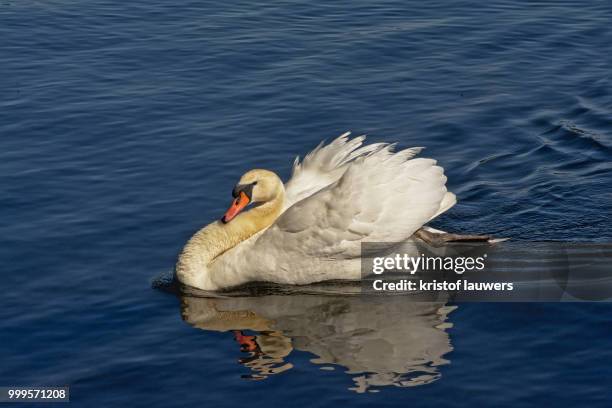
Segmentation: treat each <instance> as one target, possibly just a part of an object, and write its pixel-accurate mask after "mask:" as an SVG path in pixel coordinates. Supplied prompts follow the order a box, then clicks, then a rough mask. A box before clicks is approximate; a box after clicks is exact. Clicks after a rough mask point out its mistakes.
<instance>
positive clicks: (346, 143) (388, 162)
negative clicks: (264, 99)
mask: <svg viewBox="0 0 612 408" xmlns="http://www.w3.org/2000/svg"><path fill="white" fill-rule="evenodd" d="M348 136H349V133H345V134H343V135H341V136H340V137H338V138H337V139H336V140H334V141H333V142H331V143H330V144H328V145H323V144H320V145H319V146H318V147H317V148H316V149H314V150H313V151H312V152H310V153H309V154H307V155H306V157H304V160H303V161H302V162H301V163H300V162H299V158H296V160H295V162H294V165H293V174H292V176H291V179H290V180H289V181H288V182H287V184H286V185H283V182H282V181H281V179H280V178H279V177H278V176H277V175H276V174H274V173H273V172H271V171H268V170H251V171H249V172H247V173H245V174H244V175H243V176H242V177H241V178H240V181H239V182H238V184H237V185H236V186H235V188H234V191H233V196H234V197H235V199H234V201H233V202H232V205H231V206H230V208H229V209H228V210H227V212H226V213H225V215H224V217H223V219H222V220H219V221H216V222H213V223H212V224H209V225H207V226H206V227H204V228H203V229H201V230H200V231H198V232H197V233H196V234H195V235H194V236H193V237H192V238H191V239H190V240H189V241H188V242H187V244H186V245H185V247H184V249H183V251H182V252H181V254H180V256H179V259H178V262H177V264H176V269H175V272H176V277H177V278H178V279H179V280H180V281H181V282H182V283H184V284H186V285H189V286H193V287H196V288H199V289H203V290H219V289H224V288H229V287H232V286H236V285H240V284H243V283H246V282H249V281H269V282H276V283H285V284H308V283H313V282H318V281H324V280H330V279H350V280H357V279H359V278H360V260H359V254H360V248H361V243H362V242H368V241H369V242H401V241H404V240H406V239H409V238H410V237H411V236H412V235H413V234H415V233H416V232H417V231H419V230H420V228H421V227H423V226H424V225H425V224H426V223H427V222H429V221H430V220H432V219H433V218H435V217H436V216H438V215H440V214H441V213H443V212H445V211H446V210H448V209H449V208H451V207H452V206H453V205H454V204H455V203H456V199H455V195H454V194H452V193H450V192H448V191H447V190H446V186H445V184H446V176H444V170H443V169H442V167H439V166H437V165H436V161H435V160H432V159H425V158H416V159H415V158H413V157H414V156H415V155H416V154H417V153H418V152H419V151H420V150H421V148H411V149H406V150H402V151H399V152H393V146H394V145H392V144H386V143H376V144H370V145H365V146H362V144H363V141H364V139H365V137H364V136H360V137H356V138H353V139H349V138H348ZM249 204H254V205H253V206H252V208H250V209H249V210H245V208H246V207H247V206H248V205H249ZM421 231H422V230H421ZM431 231H435V230H431Z"/></svg>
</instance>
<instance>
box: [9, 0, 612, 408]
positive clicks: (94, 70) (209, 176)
mask: <svg viewBox="0 0 612 408" xmlns="http://www.w3.org/2000/svg"><path fill="white" fill-rule="evenodd" d="M610 21H612V6H611V5H610V3H609V2H607V1H591V2H579V1H563V2H557V3H556V4H553V3H549V2H513V1H493V2H484V3H483V2H472V1H455V2H439V1H434V2H427V3H421V2H404V1H395V2H394V1H385V2H378V3H377V4H370V3H369V2H360V1H358V2H335V3H334V4H328V3H323V2H319V4H312V2H300V1H275V2H229V3H227V2H226V3H212V2H210V3H209V2H199V1H188V0H187V1H178V2H176V1H175V2H159V1H142V0H134V1H129V2H125V1H119V0H93V1H89V2H86V3H83V2H81V1H76V0H49V1H34V0H19V1H15V0H1V1H0V178H1V182H0V185H1V186H2V193H1V194H0V208H1V211H2V221H1V222H0V240H1V245H0V259H1V262H2V269H3V278H2V279H3V286H2V287H3V290H2V297H1V301H0V302H1V303H0V333H1V340H0V343H1V346H0V361H2V364H1V365H0V385H66V384H69V385H70V386H71V398H72V404H73V405H74V406H87V407H90V406H133V407H139V406H146V407H149V408H151V407H166V406H174V405H180V406H195V405H204V406H239V405H240V404H248V406H250V407H258V406H271V405H281V404H289V405H293V404H295V403H297V404H299V405H305V404H308V405H313V406H329V405H333V404H340V403H348V404H350V405H351V406H385V405H389V406H408V405H417V406H477V405H478V406H480V405H483V404H484V405H493V406H500V405H506V406H516V405H518V406H546V405H551V404H554V405H556V406H561V405H567V406H609V405H610V404H612V395H611V393H610V386H611V385H612V384H611V381H610V378H611V377H612V368H611V367H612V351H611V350H612V349H611V347H610V340H611V338H612V337H611V336H612V317H611V316H612V313H611V312H612V307H611V306H610V304H552V303H550V304H544V303H539V304H535V303H534V304H491V303H489V304H460V305H458V307H457V308H456V309H455V310H446V309H444V308H443V309H441V310H443V311H444V312H441V311H440V310H438V308H437V307H436V308H434V309H431V308H430V309H427V308H424V309H422V310H421V309H416V310H412V309H410V310H406V309H402V307H400V306H398V305H396V304H394V303H393V302H391V301H388V302H389V303H384V302H383V303H375V304H370V303H367V301H365V300H355V299H347V298H342V297H320V296H310V297H308V296H306V297H300V296H284V297H278V296H277V297H275V296H264V297H259V298H249V297H238V298H236V297H234V298H231V299H229V300H214V299H208V300H207V299H197V298H193V297H189V296H183V297H182V298H181V297H179V296H177V295H176V294H172V293H168V292H167V291H161V290H158V289H155V288H153V285H152V282H153V281H155V280H156V279H157V278H158V277H159V276H160V275H162V276H163V274H165V273H167V272H168V271H170V270H171V269H172V267H173V264H174V261H175V259H176V256H177V253H178V251H179V250H180V249H181V247H182V245H183V244H184V243H185V241H186V240H187V239H188V238H189V237H190V235H191V234H192V233H193V232H194V231H196V230H197V229H198V228H199V227H201V226H202V225H204V224H206V223H208V222H209V221H211V220H213V219H215V218H218V217H219V216H220V215H221V214H222V212H223V211H224V210H225V207H226V206H227V205H228V203H229V200H230V199H231V196H230V191H231V188H232V186H233V184H234V183H235V182H236V180H237V178H238V177H239V176H240V175H241V174H242V173H243V172H244V171H246V170H248V169H250V168H254V167H263V168H268V169H272V170H275V171H277V172H278V173H279V174H281V175H282V176H283V177H285V178H286V177H287V176H288V175H289V171H290V166H291V162H292V159H293V157H294V156H295V155H297V154H304V153H306V152H307V151H309V150H310V149H311V148H313V147H314V146H315V145H316V144H317V143H318V142H319V141H320V140H321V139H324V138H327V139H330V138H332V137H335V136H336V135H338V134H340V133H342V132H344V131H345V130H353V131H354V132H356V133H367V134H369V135H370V139H371V140H373V141H397V142H399V145H400V146H401V147H409V146H415V145H416V146H427V149H426V150H425V152H424V154H423V155H424V156H428V157H434V158H436V159H438V160H439V162H440V164H441V165H443V166H444V167H445V168H446V172H447V175H448V177H449V186H450V189H451V190H452V191H454V192H455V193H456V194H457V195H458V198H459V203H458V204H457V206H456V207H455V208H453V209H452V211H450V212H449V213H448V214H447V215H445V216H444V217H442V218H440V219H439V220H437V221H436V224H435V225H436V226H438V227H441V228H445V229H449V230H453V231H459V232H478V233H480V232H484V233H492V234H497V235H499V236H506V237H512V238H513V239H515V240H561V241H583V242H609V241H610V240H612V230H611V229H610V214H612V183H610V176H611V170H612V164H611V163H612V160H611V159H612V130H611V129H612V126H611V125H612V79H611V72H612V45H611V44H612V25H611V24H610ZM413 306H414V305H413ZM438 306H440V305H438ZM414 307H416V306H414ZM451 309H452V308H451ZM228 311H229V312H228ZM231 311H233V312H231ZM183 319H185V320H183ZM232 330H242V332H239V331H232ZM245 336H257V337H256V338H255V339H253V338H249V337H245ZM237 340H238V341H237ZM251 346H252V347H254V348H253V349H252V350H251V351H249V347H251ZM240 347H242V348H243V351H241V350H240ZM239 359H241V362H239V361H238V360H239ZM322 368H323V369H322ZM370 391H371V392H370Z"/></svg>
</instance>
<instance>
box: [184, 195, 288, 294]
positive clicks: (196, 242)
mask: <svg viewBox="0 0 612 408" xmlns="http://www.w3.org/2000/svg"><path fill="white" fill-rule="evenodd" d="M284 196H285V195H284V189H281V191H279V193H278V194H277V196H276V197H275V198H274V199H273V200H270V201H267V202H265V203H263V204H261V205H259V206H257V207H253V208H252V209H250V210H248V211H245V212H243V213H241V214H238V215H237V216H236V218H234V219H233V220H232V221H230V222H229V223H227V224H224V223H222V222H221V221H216V222H213V223H211V224H209V225H207V226H206V227H204V228H202V229H201V230H199V231H198V232H196V233H195V235H194V236H193V237H191V239H190V240H189V241H188V242H187V244H186V245H185V247H184V248H183V251H182V252H181V254H180V256H179V259H178V262H177V265H176V275H177V277H178V278H179V280H180V281H181V282H183V283H185V284H187V285H189V286H194V287H197V288H200V289H204V290H217V289H219V285H217V284H215V282H214V279H213V276H212V274H211V271H210V265H211V264H212V263H213V262H214V261H215V260H216V259H217V258H219V257H220V256H222V255H223V254H224V253H225V252H227V251H229V250H230V249H232V248H234V247H235V246H236V245H238V244H240V243H241V242H243V241H245V240H247V239H248V238H250V237H251V236H253V235H255V234H256V233H257V232H259V231H261V230H263V229H266V228H268V227H269V226H270V225H272V224H273V223H274V221H275V220H276V219H277V218H278V216H279V215H280V213H281V211H282V209H283V204H284V198H285V197H284Z"/></svg>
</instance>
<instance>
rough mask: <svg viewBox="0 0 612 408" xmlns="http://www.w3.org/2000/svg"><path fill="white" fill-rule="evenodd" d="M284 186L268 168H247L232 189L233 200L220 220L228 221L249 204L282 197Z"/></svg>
mask: <svg viewBox="0 0 612 408" xmlns="http://www.w3.org/2000/svg"><path fill="white" fill-rule="evenodd" d="M283 193H284V186H283V182H282V180H281V179H280V178H279V177H278V176H277V175H276V174H275V173H274V172H271V171H269V170H262V169H255V170H249V171H247V172H246V173H244V174H243V175H242V177H240V180H239V181H238V183H237V184H236V185H235V186H234V189H233V190H232V196H233V197H234V200H233V201H232V204H231V205H230V207H229V208H228V210H227V211H226V212H225V215H224V216H223V218H221V221H223V222H224V223H228V222H230V221H231V220H232V219H234V218H235V217H236V216H237V215H238V214H239V213H240V212H241V211H242V210H244V209H245V208H246V207H247V206H248V205H249V204H251V203H254V204H257V203H259V204H263V203H267V202H270V201H274V200H277V199H278V198H279V197H281V198H282V196H283Z"/></svg>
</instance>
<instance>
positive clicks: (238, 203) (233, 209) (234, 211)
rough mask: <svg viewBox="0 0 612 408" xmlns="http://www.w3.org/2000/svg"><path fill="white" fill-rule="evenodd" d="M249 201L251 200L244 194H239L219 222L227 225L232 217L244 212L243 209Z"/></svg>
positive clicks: (242, 192)
mask: <svg viewBox="0 0 612 408" xmlns="http://www.w3.org/2000/svg"><path fill="white" fill-rule="evenodd" d="M250 201H251V199H250V198H249V197H248V196H247V195H246V194H245V192H244V191H241V192H240V194H238V197H236V199H235V200H234V201H232V205H230V208H228V209H227V211H226V212H225V215H224V216H223V218H221V221H223V222H224V223H228V222H230V221H231V220H233V219H234V217H236V216H237V215H238V214H239V213H240V211H242V210H244V207H246V206H247V205H249V202H250Z"/></svg>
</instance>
